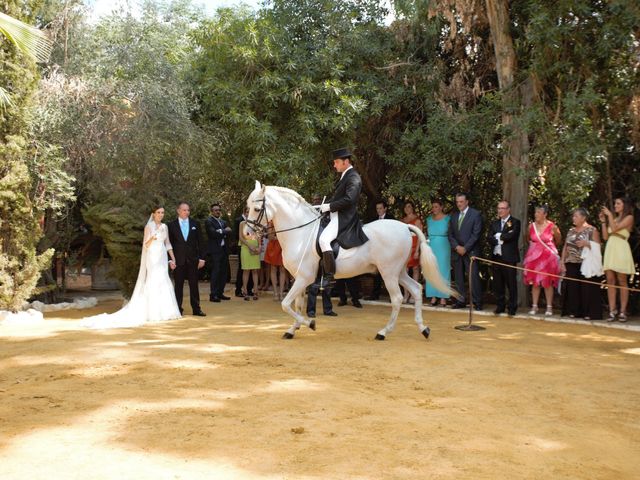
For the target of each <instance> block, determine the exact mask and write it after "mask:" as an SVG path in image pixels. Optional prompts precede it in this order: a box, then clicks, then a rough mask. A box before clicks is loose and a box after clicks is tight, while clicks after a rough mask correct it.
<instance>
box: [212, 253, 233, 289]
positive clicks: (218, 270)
mask: <svg viewBox="0 0 640 480" xmlns="http://www.w3.org/2000/svg"><path fill="white" fill-rule="evenodd" d="M228 268H229V255H228V254H227V252H220V253H213V254H211V280H210V284H211V288H210V290H209V295H210V296H211V297H218V298H219V297H221V296H222V295H223V294H224V286H225V284H226V283H227V270H228Z"/></svg>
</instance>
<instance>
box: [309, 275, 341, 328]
mask: <svg viewBox="0 0 640 480" xmlns="http://www.w3.org/2000/svg"><path fill="white" fill-rule="evenodd" d="M320 273H321V272H320V271H318V276H320ZM319 285H320V279H319V278H316V282H314V283H312V284H311V285H309V294H308V296H307V317H309V318H315V316H316V304H317V303H318V292H319V291H320V286H319ZM334 288H335V287H334ZM321 295H322V313H323V314H324V315H326V316H328V317H337V316H338V314H337V313H336V312H334V311H333V304H332V303H331V289H330V288H323V289H322V292H321Z"/></svg>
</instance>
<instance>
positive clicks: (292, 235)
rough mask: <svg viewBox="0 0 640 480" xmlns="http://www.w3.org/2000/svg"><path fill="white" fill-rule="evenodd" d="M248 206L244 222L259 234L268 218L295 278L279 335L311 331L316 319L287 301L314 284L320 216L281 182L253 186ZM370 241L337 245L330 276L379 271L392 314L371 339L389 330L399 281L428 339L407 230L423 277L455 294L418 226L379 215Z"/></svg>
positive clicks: (397, 306) (394, 317)
mask: <svg viewBox="0 0 640 480" xmlns="http://www.w3.org/2000/svg"><path fill="white" fill-rule="evenodd" d="M247 207H248V208H249V216H248V222H247V223H248V224H250V225H252V227H253V228H254V229H256V230H258V231H260V232H262V233H265V232H266V228H267V222H268V221H272V222H273V228H274V230H275V232H276V236H277V238H278V240H279V242H280V245H281V246H282V259H283V262H284V266H285V268H286V269H287V270H288V271H289V272H290V273H291V274H292V275H293V276H294V278H295V282H294V283H293V285H292V286H291V289H290V290H289V293H288V294H287V295H286V296H285V298H284V299H283V300H282V309H283V310H284V311H285V312H287V313H288V314H289V315H291V316H292V317H293V318H294V319H295V322H294V323H293V325H292V326H291V328H289V330H287V332H286V333H285V334H284V335H283V338H286V339H291V338H293V336H294V334H295V332H296V330H297V329H299V328H300V326H301V325H306V326H308V327H309V328H311V329H312V330H315V327H316V325H315V320H309V319H308V318H305V317H304V316H303V315H302V313H301V312H300V311H299V308H300V306H299V305H296V309H295V310H294V308H292V304H293V303H294V302H296V301H297V303H299V301H298V300H299V299H300V298H301V297H302V296H303V295H304V291H305V288H306V287H307V286H308V285H310V284H311V283H313V282H314V281H315V279H316V275H317V271H318V262H319V260H320V257H319V255H318V253H317V251H316V237H317V234H318V228H319V223H320V222H319V219H320V215H319V214H318V211H317V210H316V209H314V208H313V207H312V206H311V205H309V204H308V203H307V202H306V201H305V200H304V198H302V197H301V196H300V195H299V194H298V193H296V192H294V191H293V190H290V189H288V188H283V187H272V186H263V185H260V182H257V181H256V186H255V189H254V190H253V192H251V195H249V198H248V200H247ZM364 232H365V233H366V235H367V237H368V238H369V241H368V242H366V243H365V244H364V245H361V246H359V247H355V248H350V249H347V250H345V249H343V248H341V249H340V252H339V254H338V258H337V259H336V273H335V278H349V277H355V276H356V275H361V274H363V273H375V272H376V270H377V271H379V272H380V274H381V275H382V278H383V279H384V284H385V286H386V288H387V291H388V292H389V296H390V297H391V305H392V310H391V318H390V319H389V322H388V323H387V325H386V326H385V327H384V328H383V329H382V330H380V331H379V332H378V333H377V335H376V337H375V338H376V340H384V339H385V337H386V336H387V335H388V334H389V333H390V332H391V331H392V330H393V329H394V327H395V324H396V320H397V318H398V313H399V311H400V305H401V303H402V293H401V291H400V285H402V286H403V287H404V288H406V289H407V290H408V291H409V292H410V293H411V296H412V297H413V299H414V302H415V322H416V324H417V325H418V328H419V330H420V332H421V333H422V335H424V336H425V338H429V333H430V330H429V327H427V326H426V325H425V324H424V322H423V320H422V286H421V285H420V284H419V283H418V282H416V281H415V280H413V279H412V278H411V277H410V276H409V275H408V274H407V268H406V264H407V261H408V260H409V255H410V254H411V243H412V240H411V233H412V232H413V233H414V234H415V235H417V236H418V239H419V249H420V265H421V266H422V272H423V275H424V276H425V278H426V279H427V280H428V281H429V282H430V283H431V284H432V285H433V286H434V287H435V288H437V289H438V290H440V291H442V292H446V293H449V294H451V295H454V296H457V293H456V292H455V291H454V290H452V289H451V288H450V287H449V285H447V284H446V282H445V280H444V279H443V278H442V276H441V275H440V272H439V271H438V265H437V261H436V258H435V256H434V255H433V251H432V250H431V247H429V245H428V244H427V239H426V238H425V236H424V234H423V233H422V231H420V229H419V228H417V227H415V226H413V225H407V224H405V223H402V222H398V221H396V220H378V221H375V222H371V223H368V224H367V225H365V226H364Z"/></svg>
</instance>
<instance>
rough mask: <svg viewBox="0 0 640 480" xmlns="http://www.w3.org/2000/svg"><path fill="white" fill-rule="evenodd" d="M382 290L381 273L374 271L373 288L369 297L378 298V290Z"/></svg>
mask: <svg viewBox="0 0 640 480" xmlns="http://www.w3.org/2000/svg"><path fill="white" fill-rule="evenodd" d="M381 290H382V275H380V274H379V273H376V274H375V275H374V276H373V290H372V291H371V298H373V299H376V300H377V299H378V298H380V291H381Z"/></svg>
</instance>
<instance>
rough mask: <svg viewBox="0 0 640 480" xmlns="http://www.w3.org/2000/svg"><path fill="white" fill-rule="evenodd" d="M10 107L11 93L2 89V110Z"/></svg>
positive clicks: (0, 104)
mask: <svg viewBox="0 0 640 480" xmlns="http://www.w3.org/2000/svg"><path fill="white" fill-rule="evenodd" d="M10 105H11V97H10V96H9V92H7V91H6V90H5V89H4V88H2V87H0V110H4V108H5V107H8V106H10Z"/></svg>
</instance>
